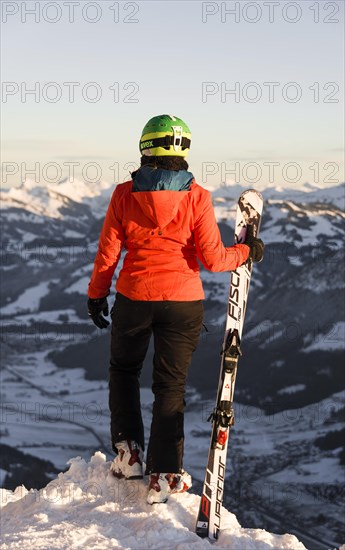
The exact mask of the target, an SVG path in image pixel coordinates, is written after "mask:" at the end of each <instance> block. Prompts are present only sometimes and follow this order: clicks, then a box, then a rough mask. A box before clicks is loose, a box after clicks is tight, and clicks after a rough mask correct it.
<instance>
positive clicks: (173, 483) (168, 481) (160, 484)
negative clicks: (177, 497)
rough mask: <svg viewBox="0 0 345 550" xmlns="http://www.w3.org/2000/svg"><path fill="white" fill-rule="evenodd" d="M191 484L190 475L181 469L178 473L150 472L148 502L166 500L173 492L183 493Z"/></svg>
mask: <svg viewBox="0 0 345 550" xmlns="http://www.w3.org/2000/svg"><path fill="white" fill-rule="evenodd" d="M191 486H192V478H191V476H190V475H189V474H188V473H187V472H185V471H184V470H182V471H181V472H180V473H179V474H150V482H149V494H148V495H147V502H148V504H155V503H159V502H166V501H167V500H168V497H169V496H170V495H172V494H174V493H184V492H185V491H188V489H190V488H191Z"/></svg>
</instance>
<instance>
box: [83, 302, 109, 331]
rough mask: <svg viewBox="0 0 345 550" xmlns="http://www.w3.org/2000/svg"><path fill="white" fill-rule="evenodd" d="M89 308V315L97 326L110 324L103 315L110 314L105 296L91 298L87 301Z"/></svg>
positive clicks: (104, 326) (102, 326) (103, 326)
mask: <svg viewBox="0 0 345 550" xmlns="http://www.w3.org/2000/svg"><path fill="white" fill-rule="evenodd" d="M87 310H88V313H89V317H91V319H92V320H93V322H94V323H95V325H96V327H98V328H106V327H107V326H109V324H110V323H109V321H107V320H106V319H104V317H103V315H109V308H108V300H107V297H106V296H105V297H104V298H96V299H94V300H93V299H92V298H89V299H88V302H87Z"/></svg>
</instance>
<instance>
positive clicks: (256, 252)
mask: <svg viewBox="0 0 345 550" xmlns="http://www.w3.org/2000/svg"><path fill="white" fill-rule="evenodd" d="M244 244H246V245H247V246H249V248H250V252H249V257H250V258H251V259H252V261H253V262H254V263H257V262H261V261H262V259H263V257H264V249H265V245H264V243H263V241H262V240H261V239H258V238H257V237H254V235H253V229H252V227H251V226H250V225H248V227H247V234H246V238H245V241H244Z"/></svg>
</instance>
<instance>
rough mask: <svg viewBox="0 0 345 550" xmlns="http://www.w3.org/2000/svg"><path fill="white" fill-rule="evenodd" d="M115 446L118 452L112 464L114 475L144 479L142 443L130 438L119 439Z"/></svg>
mask: <svg viewBox="0 0 345 550" xmlns="http://www.w3.org/2000/svg"><path fill="white" fill-rule="evenodd" d="M115 446H116V448H117V450H118V454H117V456H116V457H115V458H114V460H113V462H112V464H111V466H110V470H111V472H112V473H113V475H114V476H115V477H119V478H122V477H124V478H125V479H142V478H143V457H144V453H143V450H142V449H141V447H140V445H138V444H137V443H136V442H135V441H130V440H129V439H128V440H126V441H119V442H118V443H116V445H115Z"/></svg>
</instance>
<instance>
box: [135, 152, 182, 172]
mask: <svg viewBox="0 0 345 550" xmlns="http://www.w3.org/2000/svg"><path fill="white" fill-rule="evenodd" d="M148 165H149V166H152V167H154V168H163V170H188V162H187V161H186V160H185V159H184V158H183V157H173V156H172V157H169V156H167V157H147V156H146V155H143V156H142V157H141V159H140V166H148Z"/></svg>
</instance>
